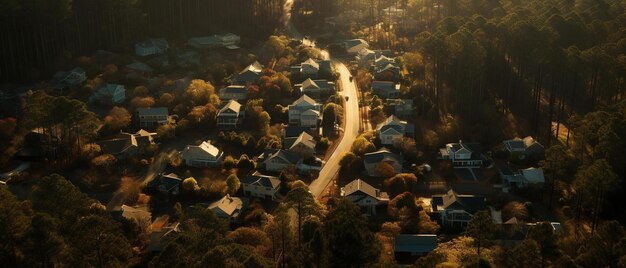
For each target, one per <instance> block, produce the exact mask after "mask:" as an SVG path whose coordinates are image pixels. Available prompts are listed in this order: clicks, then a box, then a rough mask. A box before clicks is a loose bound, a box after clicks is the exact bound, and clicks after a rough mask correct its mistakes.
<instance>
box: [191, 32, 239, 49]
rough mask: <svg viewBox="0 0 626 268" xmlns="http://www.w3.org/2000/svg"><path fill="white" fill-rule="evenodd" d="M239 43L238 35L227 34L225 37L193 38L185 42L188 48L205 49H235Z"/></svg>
mask: <svg viewBox="0 0 626 268" xmlns="http://www.w3.org/2000/svg"><path fill="white" fill-rule="evenodd" d="M240 41H241V37H239V36H238V35H235V34H232V33H228V34H225V35H211V36H203V37H193V38H190V39H189V41H188V42H187V43H188V44H189V46H191V47H194V48H200V49H206V48H221V47H225V48H228V49H237V48H239V47H238V46H237V45H238V44H239V42H240Z"/></svg>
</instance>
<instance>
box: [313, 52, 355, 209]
mask: <svg viewBox="0 0 626 268" xmlns="http://www.w3.org/2000/svg"><path fill="white" fill-rule="evenodd" d="M333 65H334V66H335V70H336V71H337V72H338V73H339V74H340V76H339V80H338V83H340V85H341V88H342V89H343V91H341V92H340V94H341V95H343V96H345V97H347V99H348V101H346V102H345V104H346V105H345V107H344V120H345V122H346V124H345V128H344V133H343V135H342V136H341V137H340V139H341V140H340V141H339V145H337V147H335V151H334V152H333V154H332V155H331V156H330V158H328V161H326V164H324V166H323V167H322V170H321V171H320V173H319V176H318V177H317V179H315V180H314V181H313V182H311V184H310V185H309V190H310V191H311V193H312V194H313V196H315V197H316V198H320V197H322V196H324V193H323V191H324V189H326V186H328V184H329V183H331V181H332V180H333V178H334V177H335V176H336V175H337V173H338V172H339V160H340V159H341V157H342V156H343V155H344V154H345V153H347V152H349V151H350V148H351V147H352V144H353V143H354V140H356V138H357V136H358V135H359V132H360V129H359V122H360V121H361V119H360V116H361V115H360V112H359V104H358V103H359V100H358V95H357V89H356V85H355V84H354V82H353V81H350V70H348V67H346V65H345V64H343V63H341V62H340V61H338V60H333Z"/></svg>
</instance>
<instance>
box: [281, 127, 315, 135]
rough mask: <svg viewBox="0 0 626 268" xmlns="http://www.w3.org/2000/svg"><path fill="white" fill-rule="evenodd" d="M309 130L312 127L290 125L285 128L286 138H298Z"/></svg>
mask: <svg viewBox="0 0 626 268" xmlns="http://www.w3.org/2000/svg"><path fill="white" fill-rule="evenodd" d="M309 131H311V128H308V127H297V126H289V127H286V128H285V138H297V137H298V136H300V134H302V132H307V133H309Z"/></svg>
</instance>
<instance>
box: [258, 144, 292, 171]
mask: <svg viewBox="0 0 626 268" xmlns="http://www.w3.org/2000/svg"><path fill="white" fill-rule="evenodd" d="M301 160H302V158H301V157H300V156H299V155H298V154H296V153H292V152H290V151H287V150H282V149H267V150H265V152H263V154H261V155H260V156H259V157H258V159H257V163H259V164H260V165H259V167H260V168H264V169H265V170H267V171H270V172H281V171H283V170H284V169H286V168H288V167H290V166H294V167H295V166H296V165H298V163H300V161H301Z"/></svg>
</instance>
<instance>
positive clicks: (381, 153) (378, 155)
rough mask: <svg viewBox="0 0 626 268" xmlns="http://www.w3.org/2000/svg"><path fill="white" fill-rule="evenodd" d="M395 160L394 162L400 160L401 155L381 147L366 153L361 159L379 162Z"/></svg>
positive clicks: (368, 161)
mask: <svg viewBox="0 0 626 268" xmlns="http://www.w3.org/2000/svg"><path fill="white" fill-rule="evenodd" d="M385 160H388V161H395V162H402V157H401V156H399V155H397V154H394V153H392V152H390V151H389V150H387V149H386V148H381V149H380V150H378V151H376V152H373V153H367V154H365V155H364V156H363V161H364V162H365V163H370V164H371V163H380V162H382V161H385Z"/></svg>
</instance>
